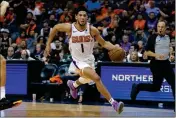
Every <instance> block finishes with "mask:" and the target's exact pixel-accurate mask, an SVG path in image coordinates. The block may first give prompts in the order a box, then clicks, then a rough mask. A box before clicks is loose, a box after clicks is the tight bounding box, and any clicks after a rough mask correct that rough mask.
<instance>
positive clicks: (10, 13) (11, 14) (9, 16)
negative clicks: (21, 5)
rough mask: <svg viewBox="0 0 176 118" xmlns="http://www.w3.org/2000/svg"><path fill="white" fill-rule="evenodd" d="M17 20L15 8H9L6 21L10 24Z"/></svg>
mask: <svg viewBox="0 0 176 118" xmlns="http://www.w3.org/2000/svg"><path fill="white" fill-rule="evenodd" d="M14 20H15V14H14V9H13V8H12V7H10V8H9V10H8V12H7V15H6V17H5V22H6V23H7V24H8V25H10V24H11V23H12V22H14Z"/></svg>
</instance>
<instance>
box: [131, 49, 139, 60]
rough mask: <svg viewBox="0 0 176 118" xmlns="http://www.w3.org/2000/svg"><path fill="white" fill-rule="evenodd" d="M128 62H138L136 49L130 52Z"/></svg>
mask: <svg viewBox="0 0 176 118" xmlns="http://www.w3.org/2000/svg"><path fill="white" fill-rule="evenodd" d="M129 62H132V63H134V62H139V57H138V53H137V51H133V52H131V54H130V60H129Z"/></svg>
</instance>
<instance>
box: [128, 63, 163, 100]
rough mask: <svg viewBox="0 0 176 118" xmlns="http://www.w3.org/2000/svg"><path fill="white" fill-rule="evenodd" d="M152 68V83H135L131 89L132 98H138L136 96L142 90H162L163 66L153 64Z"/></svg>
mask: <svg viewBox="0 0 176 118" xmlns="http://www.w3.org/2000/svg"><path fill="white" fill-rule="evenodd" d="M150 70H151V72H152V74H153V82H152V83H139V84H133V85H132V89H131V95H130V96H131V100H133V101H134V100H136V97H137V95H138V93H139V92H140V91H148V92H157V91H159V90H160V88H161V85H162V83H163V79H164V78H163V74H162V66H161V67H160V65H158V64H152V65H151V67H150Z"/></svg>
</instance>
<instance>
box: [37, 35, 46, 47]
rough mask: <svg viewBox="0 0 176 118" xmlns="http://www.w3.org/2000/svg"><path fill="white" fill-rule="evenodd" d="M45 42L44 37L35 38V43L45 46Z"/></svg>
mask: <svg viewBox="0 0 176 118" xmlns="http://www.w3.org/2000/svg"><path fill="white" fill-rule="evenodd" d="M46 40H47V39H46V38H45V37H43V36H40V35H39V36H38V38H37V43H40V44H43V45H45V44H46Z"/></svg>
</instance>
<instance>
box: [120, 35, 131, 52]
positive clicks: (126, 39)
mask: <svg viewBox="0 0 176 118" xmlns="http://www.w3.org/2000/svg"><path fill="white" fill-rule="evenodd" d="M120 46H121V47H122V48H123V49H124V50H125V52H126V53H127V54H128V52H129V49H130V46H131V43H130V42H129V36H128V35H123V36H122V42H121V43H120Z"/></svg>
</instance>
